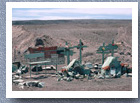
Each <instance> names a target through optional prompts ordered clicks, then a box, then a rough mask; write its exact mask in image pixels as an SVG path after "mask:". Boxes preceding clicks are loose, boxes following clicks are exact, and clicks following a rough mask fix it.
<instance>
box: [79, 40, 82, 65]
mask: <svg viewBox="0 0 140 103" xmlns="http://www.w3.org/2000/svg"><path fill="white" fill-rule="evenodd" d="M79 53H80V54H79V56H80V64H81V63H82V42H81V39H80V41H79Z"/></svg>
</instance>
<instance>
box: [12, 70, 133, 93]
mask: <svg viewBox="0 0 140 103" xmlns="http://www.w3.org/2000/svg"><path fill="white" fill-rule="evenodd" d="M44 72H45V71H43V72H41V73H40V74H38V75H36V74H32V78H31V79H30V78H29V73H27V74H24V75H23V78H22V79H23V80H24V81H39V82H44V83H45V86H44V87H43V88H38V87H26V86H25V87H24V89H20V88H18V86H17V85H15V84H13V87H12V89H13V90H14V91H131V90H132V77H126V76H125V75H123V76H122V77H121V78H111V79H96V78H92V79H91V80H88V79H87V78H84V79H74V80H72V81H70V82H67V81H64V80H62V81H57V79H58V77H57V76H56V75H55V71H48V72H49V73H47V74H46V75H45V74H44ZM45 76H46V77H45ZM42 77H43V78H42ZM44 77H45V78H44Z"/></svg>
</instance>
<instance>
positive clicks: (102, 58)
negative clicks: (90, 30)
mask: <svg viewBox="0 0 140 103" xmlns="http://www.w3.org/2000/svg"><path fill="white" fill-rule="evenodd" d="M104 47H105V43H103V48H102V64H103V63H104V50H105V48H104Z"/></svg>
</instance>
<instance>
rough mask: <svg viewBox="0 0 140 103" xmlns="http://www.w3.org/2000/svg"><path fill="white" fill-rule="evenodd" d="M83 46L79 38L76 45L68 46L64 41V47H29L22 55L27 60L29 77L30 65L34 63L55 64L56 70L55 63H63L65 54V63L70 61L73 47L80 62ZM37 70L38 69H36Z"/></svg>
mask: <svg viewBox="0 0 140 103" xmlns="http://www.w3.org/2000/svg"><path fill="white" fill-rule="evenodd" d="M84 47H87V46H84V45H83V43H82V41H81V40H79V44H78V45H77V46H73V47H69V46H68V43H67V42H66V47H57V46H54V47H38V48H31V47H30V48H29V49H28V50H29V54H25V55H24V57H25V59H26V61H27V64H28V65H29V66H30V77H31V67H32V66H34V65H45V67H46V65H55V66H56V71H57V65H62V64H65V56H67V65H68V64H69V63H70V56H72V55H73V54H74V53H75V52H73V50H71V49H73V48H77V49H79V58H80V60H79V61H80V64H81V63H82V50H83V48H84ZM36 72H38V70H36Z"/></svg>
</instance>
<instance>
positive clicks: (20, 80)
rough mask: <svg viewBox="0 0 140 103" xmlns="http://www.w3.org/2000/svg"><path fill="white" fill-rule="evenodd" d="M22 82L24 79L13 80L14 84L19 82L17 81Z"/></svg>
mask: <svg viewBox="0 0 140 103" xmlns="http://www.w3.org/2000/svg"><path fill="white" fill-rule="evenodd" d="M23 82H24V80H22V79H18V80H13V83H15V84H19V83H23Z"/></svg>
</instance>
